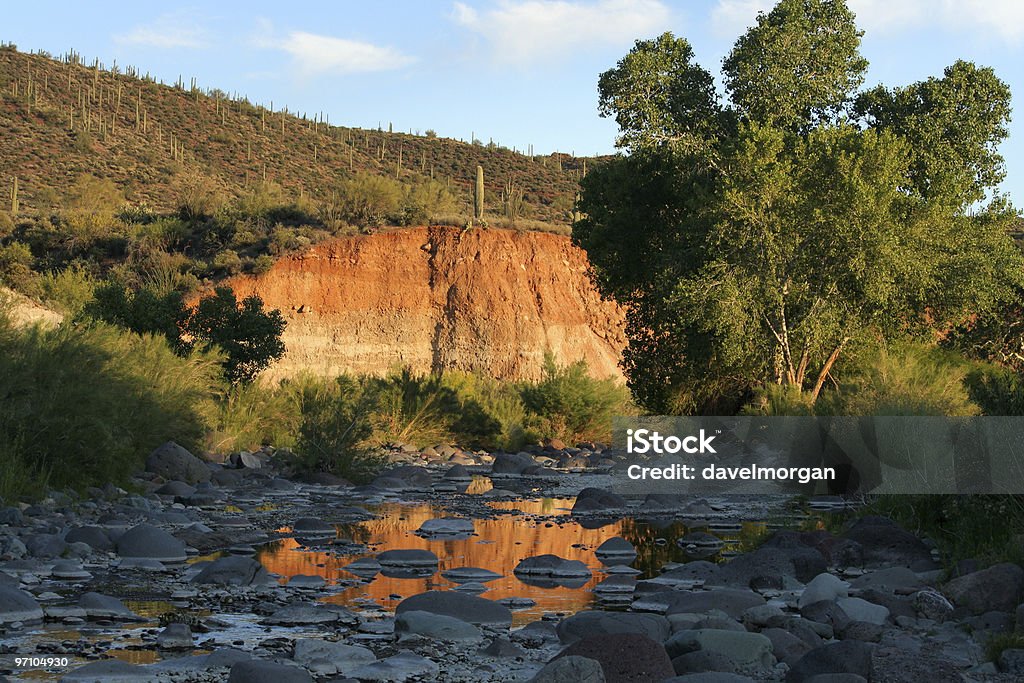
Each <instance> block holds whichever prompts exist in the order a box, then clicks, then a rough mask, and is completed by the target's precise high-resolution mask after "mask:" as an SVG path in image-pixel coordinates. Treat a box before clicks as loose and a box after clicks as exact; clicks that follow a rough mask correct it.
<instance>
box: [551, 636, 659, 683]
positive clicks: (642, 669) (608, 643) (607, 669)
mask: <svg viewBox="0 0 1024 683" xmlns="http://www.w3.org/2000/svg"><path fill="white" fill-rule="evenodd" d="M573 656H576V657H585V658H587V659H594V660H597V662H598V663H600V665H601V670H602V671H603V672H604V678H605V680H606V681H607V682H608V683H648V682H649V681H661V680H664V679H666V678H671V677H672V676H673V675H675V670H674V669H673V668H672V660H670V659H669V657H668V654H667V653H666V652H665V648H664V647H662V646H661V643H656V642H655V641H653V640H651V639H650V638H648V637H647V636H644V635H640V634H638V633H618V634H614V635H599V636H591V637H589V638H584V639H583V640H580V641H577V642H575V643H573V644H572V645H570V646H569V647H567V648H565V649H564V650H562V652H560V653H559V654H558V658H561V657H573Z"/></svg>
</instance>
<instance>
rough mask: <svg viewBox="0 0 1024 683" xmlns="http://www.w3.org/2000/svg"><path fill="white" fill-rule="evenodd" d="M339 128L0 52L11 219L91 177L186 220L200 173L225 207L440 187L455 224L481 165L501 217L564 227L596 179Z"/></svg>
mask: <svg viewBox="0 0 1024 683" xmlns="http://www.w3.org/2000/svg"><path fill="white" fill-rule="evenodd" d="M337 115H340V117H341V118H342V119H343V118H344V112H337ZM381 118H382V121H386V120H387V113H386V112H381ZM338 123H339V122H338V121H337V119H336V120H335V121H334V122H332V121H331V120H330V117H329V116H328V115H325V114H324V113H322V112H315V113H312V112H307V113H300V112H294V111H290V110H289V109H288V107H287V105H286V103H281V102H266V103H259V104H257V103H253V102H250V101H249V100H248V99H247V98H246V97H245V96H244V95H243V94H240V93H237V92H227V91H224V90H219V89H215V88H212V89H206V88H200V87H199V86H198V85H197V82H196V79H194V78H192V79H190V80H188V82H186V81H185V80H183V79H182V80H179V81H178V82H177V83H172V84H163V83H160V82H158V81H156V80H155V79H153V78H151V77H150V76H149V75H148V74H146V73H145V72H144V71H142V70H140V69H136V68H134V67H127V66H123V65H117V64H111V65H104V64H102V63H100V62H99V61H98V60H97V61H93V62H88V63H87V62H85V61H83V59H82V57H81V56H80V55H78V54H76V53H75V52H74V51H71V52H69V53H68V54H66V55H62V56H60V57H52V56H50V55H49V54H46V53H32V54H29V53H25V52H19V51H18V50H17V49H16V48H15V47H14V46H11V45H6V46H4V47H3V48H2V49H0V127H2V128H3V130H4V131H5V134H4V135H3V136H2V137H0V179H2V183H3V187H4V190H3V196H4V197H8V198H9V199H10V200H11V201H10V202H4V206H3V207H2V208H3V209H5V210H9V209H12V208H13V209H15V212H16V213H29V214H33V213H34V214H46V213H47V212H50V211H52V210H54V209H55V208H57V207H59V206H60V204H61V200H62V198H63V197H65V196H66V195H67V193H68V192H69V191H70V189H71V188H72V187H73V186H74V184H75V182H76V180H77V179H78V178H79V177H80V176H81V175H82V174H90V175H92V176H96V177H98V178H101V179H109V180H111V181H112V182H113V183H114V184H115V185H116V186H117V187H118V189H119V190H120V191H121V192H122V194H123V196H124V198H125V199H126V200H127V201H128V202H131V203H134V204H143V203H144V204H146V205H147V206H149V207H151V208H153V209H154V210H158V211H166V210H175V209H177V208H178V206H179V205H180V203H181V201H182V195H183V194H185V193H187V191H188V185H189V184H190V182H194V178H193V177H194V176H195V175H200V176H203V177H204V180H205V181H206V182H207V183H208V184H209V185H210V186H211V188H213V189H217V190H219V191H220V192H221V193H223V194H224V195H225V196H227V197H238V196H242V195H245V194H246V193H247V192H251V191H252V189H253V188H254V187H256V186H258V185H259V184H261V183H264V182H271V183H274V184H276V185H278V186H280V187H281V188H283V190H284V191H285V192H286V193H287V194H288V195H290V196H294V197H296V198H310V199H311V200H313V201H320V202H325V203H329V202H330V201H331V196H332V193H334V194H336V193H337V184H338V182H339V180H341V179H342V178H344V177H347V176H350V175H354V174H372V175H377V176H383V177H388V178H392V179H396V180H398V181H399V182H400V183H402V184H415V183H418V182H422V181H425V180H433V181H435V182H437V183H440V184H442V185H443V186H444V187H445V188H446V189H448V190H449V191H450V192H451V193H452V195H453V197H454V199H455V206H454V207H452V209H454V211H453V213H456V214H458V213H460V212H465V211H468V209H469V207H470V205H471V202H472V185H473V182H474V176H475V171H476V167H477V165H480V166H482V167H483V168H484V169H485V172H486V177H487V180H486V191H487V196H488V198H489V203H490V210H491V211H492V212H493V213H494V214H496V215H497V216H502V215H505V214H506V213H509V212H510V209H511V210H512V211H516V212H517V214H518V215H517V216H516V217H517V218H522V219H524V220H534V221H544V222H550V223H556V224H558V223H561V224H565V223H567V222H568V221H569V220H570V218H571V211H572V208H573V201H574V198H575V195H576V191H577V183H578V179H579V177H580V176H581V175H582V174H584V173H585V172H586V170H585V169H586V164H587V160H585V159H582V158H575V157H573V156H572V155H571V154H566V153H554V154H549V155H546V156H535V155H532V151H533V150H532V149H527V150H514V149H508V148H505V147H503V146H501V145H499V144H497V143H495V142H494V141H490V142H488V143H486V144H485V143H482V142H480V141H479V140H471V141H469V142H462V141H459V140H454V139H449V138H441V137H438V136H437V135H436V134H435V133H434V132H433V131H430V130H427V131H424V132H422V133H421V132H420V131H395V130H392V126H391V125H390V124H388V123H382V125H381V127H380V129H378V130H365V129H359V128H349V127H344V126H339V125H337V124H338ZM590 162H591V163H593V162H594V160H593V159H591V160H590ZM15 188H16V189H15ZM509 203H513V204H515V205H516V206H513V207H508V206H507V205H508V204H509Z"/></svg>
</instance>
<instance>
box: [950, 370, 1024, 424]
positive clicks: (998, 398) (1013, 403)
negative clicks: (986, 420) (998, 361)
mask: <svg viewBox="0 0 1024 683" xmlns="http://www.w3.org/2000/svg"><path fill="white" fill-rule="evenodd" d="M964 383H965V384H966V385H967V392H968V394H969V395H970V397H971V400H972V401H974V402H975V403H976V404H978V406H980V407H981V411H982V413H983V414H985V415H1024V380H1022V378H1021V376H1020V375H1019V374H1018V373H1016V372H1014V371H1013V370H1009V369H1007V368H1003V367H999V366H998V365H987V364H986V365H979V366H978V367H976V368H974V369H973V370H971V371H970V372H969V373H967V377H966V378H965V379H964Z"/></svg>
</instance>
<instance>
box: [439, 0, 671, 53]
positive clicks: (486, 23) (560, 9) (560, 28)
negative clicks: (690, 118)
mask: <svg viewBox="0 0 1024 683" xmlns="http://www.w3.org/2000/svg"><path fill="white" fill-rule="evenodd" d="M452 18H453V20H454V21H455V22H456V23H457V24H459V25H460V26H463V27H465V28H466V29H468V30H470V31H472V32H474V33H476V34H478V35H479V36H481V37H482V38H483V39H484V40H486V41H487V42H488V43H489V44H490V47H491V50H492V51H493V54H494V58H495V60H496V61H499V62H505V63H519V64H522V63H526V62H537V61H541V60H544V59H548V58H551V57H554V56H558V55H564V54H566V53H569V52H571V51H572V50H574V49H579V48H586V47H588V46H592V45H628V44H630V43H632V42H633V41H634V40H636V39H637V38H643V37H649V36H652V35H653V34H655V33H657V32H660V31H663V30H665V29H666V28H668V25H669V21H670V19H671V12H670V11H669V9H668V7H667V6H666V5H665V4H664V3H663V2H662V1H661V0H596V1H593V2H582V1H578V0H499V1H498V2H497V4H496V5H494V6H493V7H492V8H490V9H486V10H476V9H474V8H472V7H469V6H468V5H465V4H463V3H461V2H456V3H455V5H454V11H453V13H452Z"/></svg>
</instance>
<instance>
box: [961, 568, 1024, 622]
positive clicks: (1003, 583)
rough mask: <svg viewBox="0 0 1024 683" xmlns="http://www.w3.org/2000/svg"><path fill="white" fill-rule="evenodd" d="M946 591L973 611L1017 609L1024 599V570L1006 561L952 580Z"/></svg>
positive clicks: (964, 606) (973, 612) (1010, 610)
mask: <svg viewBox="0 0 1024 683" xmlns="http://www.w3.org/2000/svg"><path fill="white" fill-rule="evenodd" d="M943 592H944V593H945V594H946V597H948V598H949V599H950V600H952V601H953V604H955V605H956V606H958V607H963V608H965V609H967V610H968V611H969V612H970V613H971V614H984V613H986V612H1014V611H1015V610H1016V609H1017V605H1019V604H1020V603H1021V601H1022V600H1024V569H1021V568H1020V567H1019V566H1018V565H1016V564H1013V563H1011V562H1004V563H1002V564H997V565H993V566H991V567H989V568H988V569H982V570H981V571H977V572H973V573H971V574H967V575H966V576H961V577H959V578H956V579H953V580H952V581H950V582H949V583H947V584H946V585H945V586H944V587H943Z"/></svg>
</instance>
